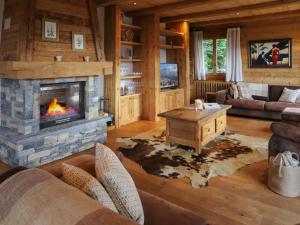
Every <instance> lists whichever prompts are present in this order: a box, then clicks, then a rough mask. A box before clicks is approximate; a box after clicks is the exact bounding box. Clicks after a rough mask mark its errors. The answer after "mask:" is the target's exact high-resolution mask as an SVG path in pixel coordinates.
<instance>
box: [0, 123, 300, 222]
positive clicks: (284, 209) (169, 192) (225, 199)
mask: <svg viewBox="0 0 300 225" xmlns="http://www.w3.org/2000/svg"><path fill="white" fill-rule="evenodd" d="M228 122H229V125H228V129H229V130H231V131H235V132H237V133H240V134H245V135H250V136H258V137H264V138H269V137H270V136H271V132H270V129H269V127H270V124H271V123H270V122H267V121H263V120H254V119H244V118H237V117H229V118H228ZM161 125H164V121H161V122H157V123H155V122H148V121H140V122H136V123H133V124H130V125H127V126H124V127H122V128H119V129H115V130H111V131H109V135H108V143H107V145H108V146H109V147H111V148H112V149H114V150H116V149H117V148H118V144H117V143H116V141H115V139H116V138H117V137H120V136H133V135H137V134H139V133H142V132H146V131H148V130H151V129H153V128H155V127H157V126H161ZM88 152H89V153H93V150H90V151H88ZM125 165H126V167H127V169H128V170H129V172H130V173H131V175H132V176H133V178H134V180H135V182H136V185H137V186H138V188H141V189H143V190H146V191H148V192H150V193H153V194H155V195H158V196H160V197H162V198H165V199H167V200H169V201H171V202H174V203H176V204H178V205H181V206H183V207H186V208H188V209H191V210H193V211H195V212H197V213H198V214H199V215H201V216H202V217H204V218H206V219H207V220H208V221H209V223H210V224H212V225H241V224H247V225H295V224H297V223H300V198H294V199H290V198H284V197H281V196H279V195H277V194H275V193H273V192H271V191H270V190H269V189H268V188H267V186H266V168H267V162H260V163H256V164H253V165H250V166H246V167H244V168H243V169H241V170H239V171H238V172H236V173H235V174H234V175H233V176H230V177H216V178H213V179H211V180H210V181H209V186H208V187H205V188H200V189H195V188H193V187H192V186H191V185H190V184H188V181H187V180H185V179H180V180H167V179H163V178H160V177H156V176H152V175H149V174H147V173H145V172H144V171H143V170H142V169H141V168H140V167H139V166H138V165H137V164H136V163H134V162H132V161H130V160H125ZM5 168H6V166H5V165H3V164H2V165H1V163H0V171H1V170H3V169H5ZM162 225H163V224H162Z"/></svg>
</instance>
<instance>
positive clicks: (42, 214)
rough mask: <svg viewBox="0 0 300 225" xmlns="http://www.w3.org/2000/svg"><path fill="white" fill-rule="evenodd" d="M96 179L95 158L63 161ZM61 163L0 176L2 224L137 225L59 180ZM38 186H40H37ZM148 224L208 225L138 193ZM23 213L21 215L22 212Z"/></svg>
mask: <svg viewBox="0 0 300 225" xmlns="http://www.w3.org/2000/svg"><path fill="white" fill-rule="evenodd" d="M64 162H65V163H68V164H71V165H74V166H77V167H80V168H82V169H84V170H85V171H87V172H89V173H90V174H92V175H94V176H95V169H94V168H95V157H94V156H92V155H80V156H77V157H74V158H71V159H68V160H65V161H64ZM61 164H62V163H61V162H55V163H54V164H51V165H46V166H44V167H43V168H42V169H26V168H15V169H12V170H9V171H7V172H6V173H4V174H2V175H0V181H1V183H0V197H1V199H0V203H1V204H0V209H1V211H0V224H2V222H4V224H6V222H10V223H9V224H16V223H17V222H16V221H18V224H19V225H27V224H33V222H34V224H39V225H54V224H55V225H60V224H63V225H68V224H70V225H71V224H78V225H85V224H89V225H98V224H106V225H119V224H122V225H136V224H137V223H136V222H135V221H131V220H130V219H128V218H126V217H124V216H121V215H119V214H116V213H114V212H113V211H111V210H109V209H107V208H104V207H103V206H102V207H101V205H100V204H98V202H96V201H94V200H93V199H91V198H90V197H88V196H87V195H85V194H83V193H82V192H81V191H79V190H78V189H76V188H74V187H72V186H70V185H67V184H66V183H64V182H62V181H61V180H60V179H58V178H61V176H62V171H61ZM36 184H38V185H36ZM138 192H139V195H140V198H141V201H142V205H143V209H144V214H145V225H160V224H164V225H205V224H207V223H206V221H205V220H204V219H202V218H201V217H200V216H199V215H197V214H196V213H194V212H192V211H190V210H187V209H184V208H182V207H179V206H177V205H175V204H173V203H171V202H168V201H166V200H163V199H161V198H159V197H156V196H154V195H152V194H150V193H147V192H144V191H142V190H138ZM20 212H22V213H20Z"/></svg>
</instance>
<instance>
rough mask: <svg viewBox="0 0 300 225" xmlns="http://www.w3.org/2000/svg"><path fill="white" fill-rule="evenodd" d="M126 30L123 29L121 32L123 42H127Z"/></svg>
mask: <svg viewBox="0 0 300 225" xmlns="http://www.w3.org/2000/svg"><path fill="white" fill-rule="evenodd" d="M126 31H127V30H126V29H122V31H121V41H126Z"/></svg>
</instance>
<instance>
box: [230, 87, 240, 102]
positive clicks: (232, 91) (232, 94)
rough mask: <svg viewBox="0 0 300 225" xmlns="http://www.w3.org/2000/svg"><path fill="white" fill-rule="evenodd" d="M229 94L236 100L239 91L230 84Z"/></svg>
mask: <svg viewBox="0 0 300 225" xmlns="http://www.w3.org/2000/svg"><path fill="white" fill-rule="evenodd" d="M229 94H230V96H231V97H232V98H233V99H237V98H238V97H239V91H238V88H237V85H236V84H234V83H232V84H231V85H230V88H229Z"/></svg>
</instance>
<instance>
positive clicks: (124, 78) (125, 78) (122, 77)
mask: <svg viewBox="0 0 300 225" xmlns="http://www.w3.org/2000/svg"><path fill="white" fill-rule="evenodd" d="M141 78H142V76H130V75H129V76H121V80H129V79H141Z"/></svg>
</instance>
